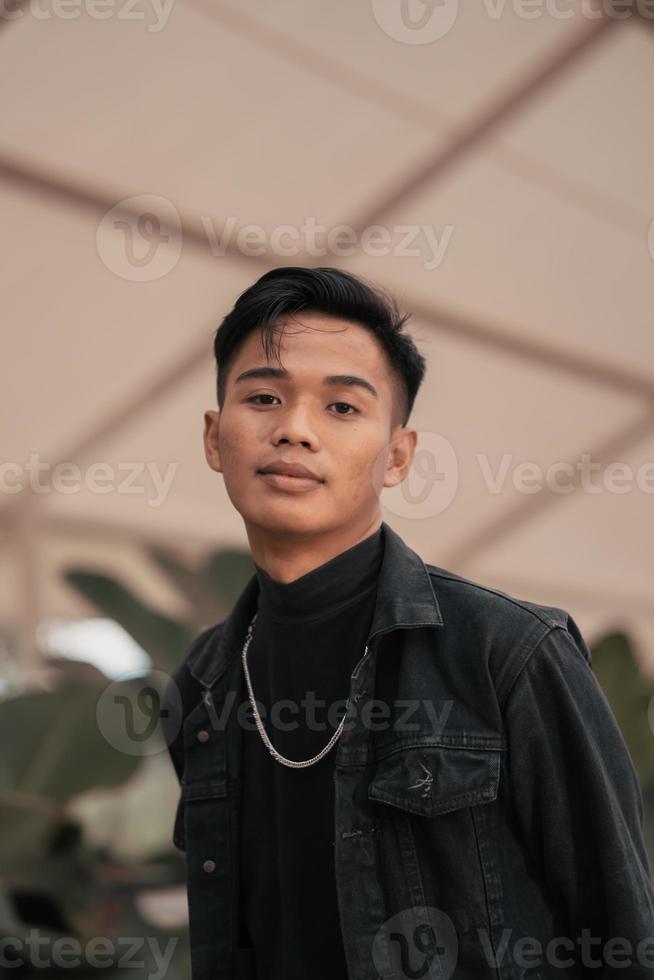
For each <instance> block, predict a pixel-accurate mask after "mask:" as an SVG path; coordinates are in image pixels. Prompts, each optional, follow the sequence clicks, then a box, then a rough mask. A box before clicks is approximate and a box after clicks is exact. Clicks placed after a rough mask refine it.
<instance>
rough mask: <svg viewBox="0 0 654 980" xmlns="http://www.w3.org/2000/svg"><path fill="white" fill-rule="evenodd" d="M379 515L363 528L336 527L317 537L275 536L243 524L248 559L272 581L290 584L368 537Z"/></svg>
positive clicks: (375, 529)
mask: <svg viewBox="0 0 654 980" xmlns="http://www.w3.org/2000/svg"><path fill="white" fill-rule="evenodd" d="M381 524H382V515H381V513H380V512H377V513H376V514H375V516H374V518H373V519H372V520H371V521H369V522H368V523H367V524H365V525H364V526H360V525H356V526H353V527H347V528H339V529H338V530H337V531H335V532H334V533H330V534H322V535H319V536H317V537H316V536H314V535H302V534H294V533H292V532H289V533H286V532H283V533H281V534H278V533H276V532H273V531H269V530H268V529H267V528H263V527H261V526H259V525H251V524H247V523H246V531H247V535H248V541H249V544H250V551H251V553H252V559H253V561H254V562H256V564H257V565H259V567H260V568H263V569H264V571H266V572H267V573H268V575H270V577H271V578H273V579H275V581H276V582H285V583H286V582H294V581H295V580H296V579H298V578H300V576H302V575H306V574H307V572H311V571H313V569H314V568H318V566H319V565H323V564H324V563H325V562H326V561H329V560H330V559H331V558H335V557H336V555H340V554H341V553H342V552H343V551H346V550H347V549H348V548H353V547H354V545H355V544H358V543H359V542H360V541H363V540H364V539H365V538H368V537H370V535H372V534H374V533H375V532H376V531H378V530H379V528H380V527H381Z"/></svg>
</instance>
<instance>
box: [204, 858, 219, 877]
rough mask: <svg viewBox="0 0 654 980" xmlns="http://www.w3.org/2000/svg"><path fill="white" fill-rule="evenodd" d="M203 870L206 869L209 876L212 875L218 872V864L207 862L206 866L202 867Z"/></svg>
mask: <svg viewBox="0 0 654 980" xmlns="http://www.w3.org/2000/svg"><path fill="white" fill-rule="evenodd" d="M202 868H203V869H204V871H206V872H207V874H211V872H212V871H215V870H216V862H215V861H205V862H204V864H203V865H202Z"/></svg>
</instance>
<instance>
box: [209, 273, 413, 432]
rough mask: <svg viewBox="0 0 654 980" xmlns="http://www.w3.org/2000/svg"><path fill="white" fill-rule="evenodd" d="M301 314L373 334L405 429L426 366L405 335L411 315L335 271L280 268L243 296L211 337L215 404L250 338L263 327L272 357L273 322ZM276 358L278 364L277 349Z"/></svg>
mask: <svg viewBox="0 0 654 980" xmlns="http://www.w3.org/2000/svg"><path fill="white" fill-rule="evenodd" d="M302 310H303V311H311V312H315V313H322V314H324V315H326V316H333V317H338V318H339V319H342V320H349V321H351V322H354V323H358V324H359V325H360V326H362V327H365V328H366V329H367V330H369V331H370V332H371V333H373V334H374V336H375V337H376V338H377V340H378V341H379V343H380V344H381V346H382V348H383V349H384V351H385V353H386V355H387V358H388V361H389V364H390V367H391V369H392V372H393V374H394V375H395V380H396V384H395V386H394V387H395V388H396V389H397V390H398V391H399V393H400V395H399V399H400V404H399V406H398V407H397V408H396V412H397V415H395V413H394V417H397V418H399V419H403V422H402V424H403V425H406V424H407V422H408V420H409V416H410V415H411V411H412V409H413V403H414V401H415V398H416V395H417V393H418V389H419V388H420V385H421V384H422V380H423V378H424V375H425V370H426V366H427V362H426V360H425V358H424V357H423V356H422V354H421V353H420V352H419V351H418V349H417V347H416V346H415V344H414V342H413V339H412V338H411V336H410V335H409V334H408V333H406V332H404V331H403V327H404V325H405V323H406V322H407V320H408V319H409V314H401V313H400V311H399V309H398V306H397V303H396V302H395V300H394V299H393V297H392V296H390V295H389V294H388V293H387V292H386V291H385V290H382V289H381V288H380V287H379V286H377V285H373V284H372V283H370V282H367V281H366V280H364V279H362V278H359V277H358V276H354V275H352V273H350V272H344V271H342V270H341V269H334V268H319V269H310V268H304V267H301V266H283V267H280V268H278V269H272V270H271V271H270V272H266V273H265V275H263V276H261V278H260V279H257V281H256V282H255V283H253V284H252V285H251V286H249V287H248V288H247V289H246V290H245V291H244V292H243V293H241V295H240V296H239V297H238V299H237V300H236V303H235V304H234V308H233V309H232V310H231V312H229V313H228V314H227V316H226V317H225V318H224V319H223V321H222V323H221V324H220V326H219V327H218V329H217V330H216V333H215V337H214V344H213V350H214V355H215V358H216V369H217V396H218V406H219V407H220V408H222V406H223V403H224V400H225V390H226V384H227V375H228V372H229V367H230V364H231V362H232V360H233V358H234V356H235V354H236V352H237V350H238V348H239V347H240V345H241V344H242V342H243V341H244V340H245V338H246V337H247V336H248V334H250V333H251V332H252V331H253V330H254V329H256V328H259V327H260V328H261V329H262V342H263V346H264V351H265V353H266V356H267V357H268V358H269V359H270V358H271V357H272V356H273V353H274V351H273V337H274V334H275V325H276V322H277V321H278V319H280V318H282V321H283V318H284V317H287V316H291V315H292V314H294V313H299V312H300V311H302ZM281 329H282V330H283V325H282V326H281ZM276 356H277V359H278V361H279V347H278V348H277V352H276ZM398 381H399V382H400V384H399V385H398V384H397V382H398ZM398 409H401V410H398Z"/></svg>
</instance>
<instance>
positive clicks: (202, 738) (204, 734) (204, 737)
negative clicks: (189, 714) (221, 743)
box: [197, 728, 209, 742]
mask: <svg viewBox="0 0 654 980" xmlns="http://www.w3.org/2000/svg"><path fill="white" fill-rule="evenodd" d="M197 739H198V742H208V741H209V732H208V731H206V730H205V729H204V728H203V729H202V731H200V732H198V734H197Z"/></svg>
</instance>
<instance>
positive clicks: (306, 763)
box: [241, 613, 368, 769]
mask: <svg viewBox="0 0 654 980" xmlns="http://www.w3.org/2000/svg"><path fill="white" fill-rule="evenodd" d="M257 616H258V613H255V614H254V616H253V618H252V621H251V623H250V625H249V626H248V631H247V635H246V637H245V643H244V644H243V653H242V654H241V659H242V661H243V671H244V673H245V681H246V684H247V687H248V695H249V698H250V704H251V705H252V711H253V713H254V720H255V723H256V726H257V729H258V730H259V734H260V735H261V738H262V739H263V743H264V745H265V746H266V748H267V749H268V751H269V752H270V754H271V755H272V757H273V758H274V759H277V761H278V762H281V763H283V764H284V765H285V766H291V767H292V768H293V769H302V768H303V767H304V766H312V765H313V764H314V762H319V761H320V759H322V757H323V756H324V755H327V753H328V752H329V750H330V749H331V747H332V746H333V745H334V743H335V742H336V740H337V739H338V738H339V736H340V734H341V732H342V731H343V725H344V723H345V718H346V716H347V709H348V706H349V703H350V699H349V698H348V699H347V702H346V704H345V711H344V712H343V717H342V718H341V720H340V723H339V726H338V728H337V729H336V731H335V732H334V734H333V735H332V737H331V738H330V740H329V742H328V743H327V745H326V746H325V747H324V749H321V750H320V752H319V753H318V755H314V757H313V758H312V759H304V760H302V761H299V762H298V761H295V760H294V759H287V758H286V757H285V756H283V755H282V754H281V753H280V752H278V751H277V749H276V748H275V746H274V745H273V744H272V742H271V741H270V739H269V738H268V733H267V732H266V729H265V728H264V726H263V722H262V720H261V717H260V715H259V712H258V710H257V702H256V701H255V698H254V691H253V690H252V683H251V681H250V672H249V670H248V665H247V653H248V647H249V646H250V640H251V639H252V630H253V628H254V624H255V621H256V618H257ZM367 652H368V647H366V653H367ZM364 656H365V654H364Z"/></svg>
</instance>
